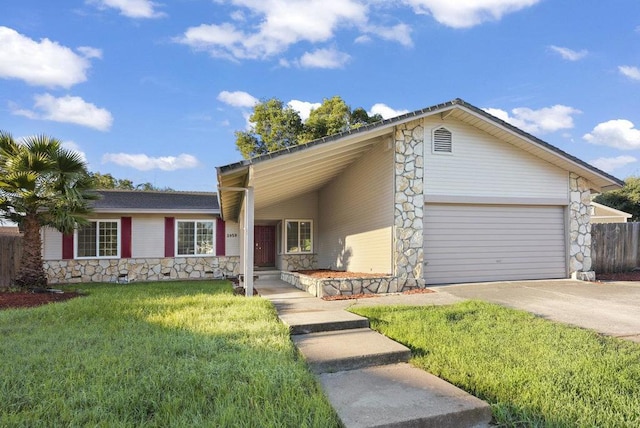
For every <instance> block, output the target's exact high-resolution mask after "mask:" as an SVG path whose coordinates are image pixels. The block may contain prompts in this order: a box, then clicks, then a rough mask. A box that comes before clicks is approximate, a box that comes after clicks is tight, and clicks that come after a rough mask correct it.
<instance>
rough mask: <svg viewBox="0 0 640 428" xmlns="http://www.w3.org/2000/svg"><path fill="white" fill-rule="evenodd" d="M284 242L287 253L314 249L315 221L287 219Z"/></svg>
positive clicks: (306, 251) (305, 251) (309, 251)
mask: <svg viewBox="0 0 640 428" xmlns="http://www.w3.org/2000/svg"><path fill="white" fill-rule="evenodd" d="M284 233H285V236H284V244H285V246H286V247H285V252H286V253H287V254H297V253H311V252H312V251H313V222H312V221H311V220H285V225H284Z"/></svg>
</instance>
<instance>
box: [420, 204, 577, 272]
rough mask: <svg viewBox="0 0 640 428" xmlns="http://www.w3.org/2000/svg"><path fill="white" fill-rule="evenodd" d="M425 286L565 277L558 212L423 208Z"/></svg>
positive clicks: (525, 208) (512, 208)
mask: <svg viewBox="0 0 640 428" xmlns="http://www.w3.org/2000/svg"><path fill="white" fill-rule="evenodd" d="M424 221H425V227H424V235H425V236H424V242H425V279H426V280H427V284H440V283H459V282H476V281H498V280H518V279H546V278H564V277H566V251H565V233H564V230H565V219H564V207H561V206H514V205H508V206H500V205H456V204H441V205H437V204H434V205H432V204H427V205H426V206H425V220H424Z"/></svg>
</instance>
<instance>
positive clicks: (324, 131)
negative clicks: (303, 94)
mask: <svg viewBox="0 0 640 428" xmlns="http://www.w3.org/2000/svg"><path fill="white" fill-rule="evenodd" d="M350 119H351V109H350V108H349V106H348V105H347V103H345V102H344V100H343V99H342V98H340V97H339V96H337V95H336V96H334V97H333V98H325V99H324V100H322V104H321V105H320V107H318V108H316V109H313V110H311V113H310V114H309V118H308V119H307V120H306V121H305V123H304V132H303V134H302V137H301V142H303V143H306V142H308V141H312V140H315V139H318V138H322V137H326V136H327V135H333V134H337V133H339V132H343V131H347V130H349V127H350Z"/></svg>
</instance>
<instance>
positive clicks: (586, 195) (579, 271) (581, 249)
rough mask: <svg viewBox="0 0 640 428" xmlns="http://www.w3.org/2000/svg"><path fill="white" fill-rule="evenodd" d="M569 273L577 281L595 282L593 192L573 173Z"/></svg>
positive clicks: (571, 175) (571, 177) (570, 203)
mask: <svg viewBox="0 0 640 428" xmlns="http://www.w3.org/2000/svg"><path fill="white" fill-rule="evenodd" d="M569 191H570V200H569V272H571V276H572V277H573V278H577V279H583V280H591V281H592V280H594V279H595V273H594V272H593V271H591V266H592V260H591V214H590V211H589V206H590V205H591V191H590V188H589V183H588V182H587V180H585V179H584V178H582V177H579V176H578V175H576V174H574V173H571V174H570V176H569Z"/></svg>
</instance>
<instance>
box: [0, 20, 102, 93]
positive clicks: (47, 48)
mask: <svg viewBox="0 0 640 428" xmlns="http://www.w3.org/2000/svg"><path fill="white" fill-rule="evenodd" d="M0 46H2V48H1V49H0V78H5V79H20V80H23V81H25V82H26V83H28V84H30V85H40V86H46V87H51V88H53V87H63V88H70V87H71V86H73V85H75V84H77V83H80V82H84V81H85V80H87V70H88V69H89V67H91V63H90V62H89V61H88V60H87V58H86V57H83V56H80V55H78V54H76V53H74V52H73V51H72V50H71V49H69V48H68V47H65V46H62V45H60V44H58V43H57V42H52V41H51V40H49V39H42V40H40V41H39V42H37V41H35V40H32V39H30V38H28V37H27V36H24V35H22V34H20V33H18V32H17V31H15V30H13V29H11V28H8V27H2V26H0Z"/></svg>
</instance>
